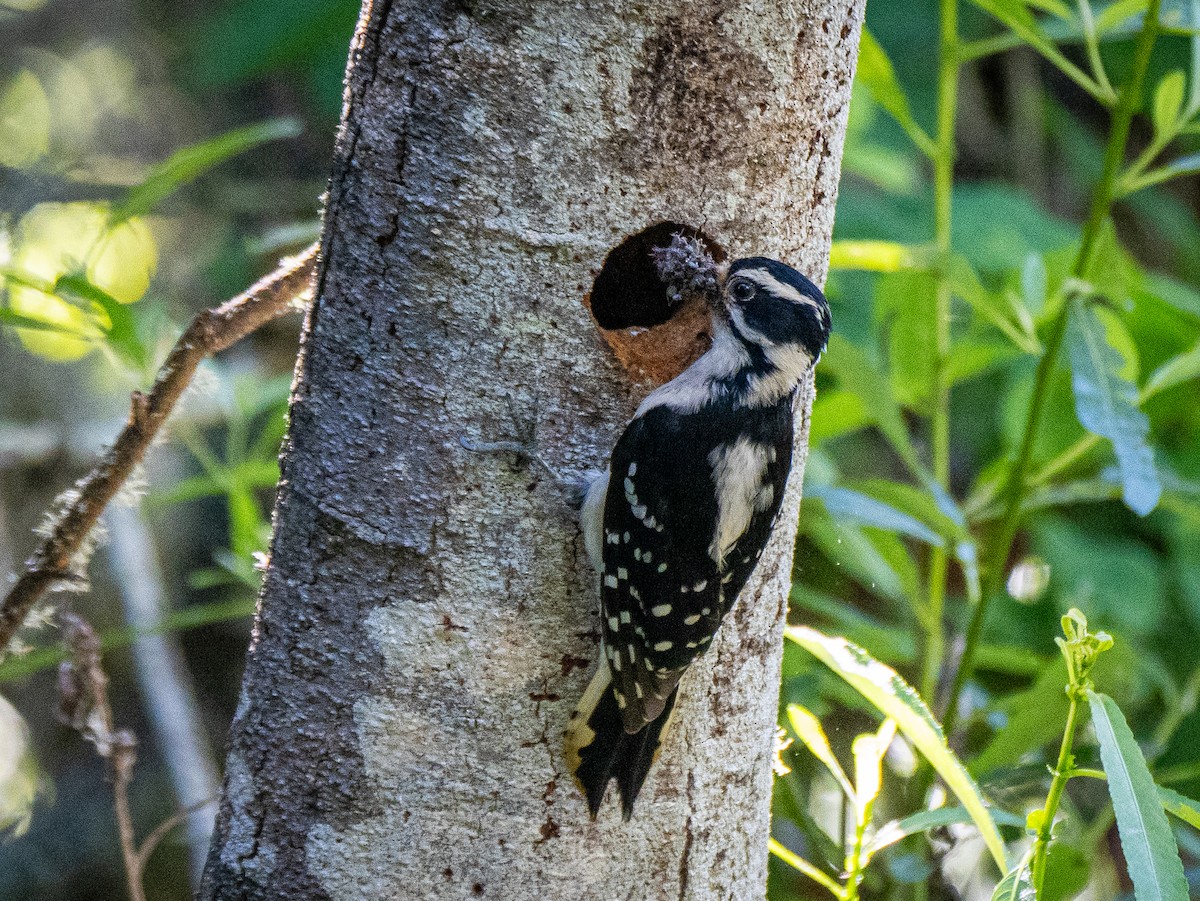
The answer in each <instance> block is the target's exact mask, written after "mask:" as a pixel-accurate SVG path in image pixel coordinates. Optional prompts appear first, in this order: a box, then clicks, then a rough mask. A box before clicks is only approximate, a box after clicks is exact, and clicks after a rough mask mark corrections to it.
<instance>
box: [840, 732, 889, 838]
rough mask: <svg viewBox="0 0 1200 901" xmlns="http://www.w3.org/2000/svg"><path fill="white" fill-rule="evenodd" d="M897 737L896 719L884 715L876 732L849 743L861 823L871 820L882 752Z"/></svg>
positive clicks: (878, 781) (879, 780)
mask: <svg viewBox="0 0 1200 901" xmlns="http://www.w3.org/2000/svg"><path fill="white" fill-rule="evenodd" d="M895 737H896V722H895V720H891V719H886V720H884V721H883V724H882V725H881V726H880V727H879V731H878V732H875V733H870V732H868V733H865V734H863V735H858V736H856V737H855V739H854V743H853V744H852V745H851V748H850V750H851V753H852V754H853V755H854V806H855V809H856V810H857V812H858V820H859V822H860V823H862V824H867V823H869V822H870V821H871V807H872V806H873V805H874V803H875V799H876V798H878V797H879V791H880V789H882V788H883V755H884V754H886V753H887V749H888V746H889V745H891V743H892V739H894V738H895Z"/></svg>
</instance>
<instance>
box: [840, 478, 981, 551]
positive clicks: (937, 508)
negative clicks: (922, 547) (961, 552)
mask: <svg viewBox="0 0 1200 901" xmlns="http://www.w3.org/2000/svg"><path fill="white" fill-rule="evenodd" d="M935 484H936V483H935ZM849 487H850V488H852V489H854V490H856V491H859V492H861V493H862V494H866V495H868V496H870V497H872V498H874V499H875V500H877V501H881V502H883V503H885V504H888V505H889V506H891V507H893V508H895V509H896V510H898V511H900V512H901V513H903V514H905V515H906V516H909V517H911V518H913V519H916V520H919V521H920V522H922V523H924V524H925V525H927V526H929V527H930V528H931V529H933V530H934V531H935V532H936V533H937V534H938V535H940V536H942V537H943V538H945V539H947V540H958V539H962V538H966V537H968V532H967V528H966V520H965V518H964V516H963V513H962V511H961V510H958V509H957V505H955V504H954V502H953V500H951V501H950V507H949V508H947V507H946V506H945V501H944V498H943V497H940V496H938V495H935V494H933V493H932V492H931V491H928V490H923V489H921V488H918V487H916V486H915V485H907V484H905V483H903V482H892V481H889V480H887V479H864V480H862V481H856V482H853V483H851V484H850V485H849ZM930 487H932V486H930ZM939 494H941V493H940V492H939Z"/></svg>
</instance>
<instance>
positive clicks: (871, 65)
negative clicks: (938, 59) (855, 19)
mask: <svg viewBox="0 0 1200 901" xmlns="http://www.w3.org/2000/svg"><path fill="white" fill-rule="evenodd" d="M855 77H856V80H857V81H860V82H862V84H864V85H866V87H867V90H869V91H870V92H871V96H872V97H874V98H875V102H876V103H878V104H879V105H880V106H881V107H883V109H884V110H886V111H887V113H888V115H890V116H891V117H892V118H893V119H895V120H896V122H897V123H899V125H900V127H901V128H903V129H904V131H905V133H906V134H907V135H908V136H909V138H911V139H912V142H913V143H914V144H916V145H917V148H918V149H919V150H921V152H922V153H925V154H926V155H928V156H933V155H934V153H935V152H936V148H935V147H934V144H933V140H932V139H931V138H930V137H929V135H928V134H926V133H925V131H924V130H923V129H922V128H921V126H920V125H918V124H917V121H916V119H914V118H913V115H912V110H910V109H909V106H908V98H907V97H906V96H905V95H904V89H903V88H901V87H900V82H899V81H898V80H897V79H896V71H895V69H893V68H892V61H891V60H890V59H888V58H887V53H886V52H884V49H883V47H881V46H880V45H879V42H878V41H876V40H875V37H874V36H873V35H872V34H871V32H870V31H868V30H867V28H866V27H865V26H864V28H863V30H862V38H861V40H860V42H859V45H858V69H857V74H856V76H855Z"/></svg>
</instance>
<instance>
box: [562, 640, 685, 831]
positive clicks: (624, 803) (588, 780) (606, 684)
mask: <svg viewBox="0 0 1200 901" xmlns="http://www.w3.org/2000/svg"><path fill="white" fill-rule="evenodd" d="M675 694H676V692H675V691H672V692H671V695H670V697H668V698H667V703H666V706H665V707H664V708H663V712H662V714H661V715H659V716H658V717H657V718H656V719H655V720H654V721H653V722H650V723H648V724H647V725H646V726H644V727H643V728H642V729H640V730H638V731H637V732H634V733H632V734H630V733H628V732H626V731H625V725H624V721H623V720H622V718H621V709H620V707H619V706H618V704H617V698H616V694H615V693H614V692H613V684H612V673H611V672H610V671H609V668H608V662H607V661H606V660H604V659H603V658H601V661H600V669H599V671H598V672H597V673H596V675H595V677H593V679H592V682H591V684H590V685H589V686H588V689H587V691H586V692H584V695H583V699H582V700H581V701H580V702H579V706H578V707H576V708H575V712H574V713H573V714H571V722H570V724H569V725H568V726H567V731H566V734H565V741H564V750H565V752H566V758H567V766H568V767H570V769H571V775H572V776H574V777H575V782H576V784H577V785H578V786H579V788H580V790H581V791H582V792H583V794H584V795H585V796H586V797H587V802H588V808H589V809H590V810H591V812H592V819H595V818H596V814H597V813H599V811H600V802H601V801H603V800H604V792H605V789H607V788H608V782H609V780H610V779H615V780H617V791H618V792H619V793H620V795H621V812H622V814H623V815H624V818H625V819H626V820H628V819H629V818H630V817H632V816H633V802H634V801H635V800H637V796H638V793H639V792H640V791H641V790H642V784H643V783H644V782H645V781H646V776H647V775H648V774H649V772H650V767H651V766H653V765H654V761H655V760H656V759H657V758H658V752H659V748H660V747H661V746H662V740H663V738H664V736H665V735H666V732H667V729H668V727H669V726H670V721H671V714H672V711H673V709H674V707H675Z"/></svg>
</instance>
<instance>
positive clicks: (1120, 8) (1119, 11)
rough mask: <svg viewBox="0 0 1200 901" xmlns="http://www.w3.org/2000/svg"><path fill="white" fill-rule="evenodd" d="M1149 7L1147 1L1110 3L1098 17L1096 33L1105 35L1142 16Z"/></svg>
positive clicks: (1136, 0)
mask: <svg viewBox="0 0 1200 901" xmlns="http://www.w3.org/2000/svg"><path fill="white" fill-rule="evenodd" d="M1147 6H1149V3H1148V2H1147V0H1116V2H1115V3H1110V4H1109V5H1108V6H1106V7H1105V8H1104V9H1102V10H1101V11H1100V13H1099V14H1098V15H1097V16H1096V32H1097V33H1098V34H1104V33H1105V32H1107V31H1109V30H1111V29H1113V28H1116V27H1117V26H1118V25H1120V24H1122V23H1123V22H1127V21H1128V20H1129V19H1132V18H1133V17H1134V16H1140V15H1141V14H1142V13H1144V12H1145V11H1146V7H1147Z"/></svg>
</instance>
